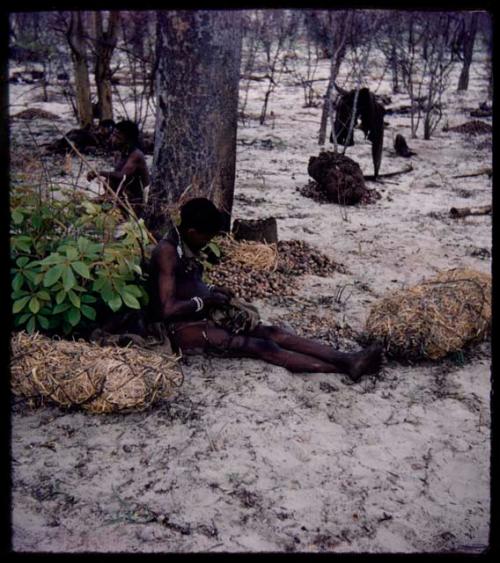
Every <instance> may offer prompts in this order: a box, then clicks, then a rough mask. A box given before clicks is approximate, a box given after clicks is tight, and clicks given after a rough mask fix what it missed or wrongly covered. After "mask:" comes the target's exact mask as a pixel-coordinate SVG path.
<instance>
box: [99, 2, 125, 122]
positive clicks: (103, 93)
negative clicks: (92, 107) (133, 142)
mask: <svg viewBox="0 0 500 563" xmlns="http://www.w3.org/2000/svg"><path fill="white" fill-rule="evenodd" d="M119 20H120V12H117V11H112V12H110V14H109V19H108V27H107V29H106V30H104V26H103V19H102V12H99V11H98V12H94V24H95V38H96V59H95V83H96V86H97V104H98V114H99V116H100V118H101V119H113V101H112V89H111V67H110V65H111V57H112V56H113V51H114V49H115V47H116V41H117V37H118V23H119Z"/></svg>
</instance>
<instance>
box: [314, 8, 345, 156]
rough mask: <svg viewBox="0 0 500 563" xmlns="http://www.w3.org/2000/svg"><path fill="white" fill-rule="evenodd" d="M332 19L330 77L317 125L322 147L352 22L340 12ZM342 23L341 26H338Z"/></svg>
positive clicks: (319, 142) (319, 141) (319, 143)
mask: <svg viewBox="0 0 500 563" xmlns="http://www.w3.org/2000/svg"><path fill="white" fill-rule="evenodd" d="M332 17H333V18H334V19H333V20H332V25H334V30H332V43H331V47H330V48H331V52H332V58H331V64H330V77H329V79H328V86H327V87H326V92H325V96H324V101H323V109H322V111H321V121H320V125H319V133H318V145H320V146H323V145H324V144H325V140H326V128H327V125H328V117H330V116H331V115H332V112H333V108H332V105H333V104H332V92H333V85H334V83H335V81H336V79H337V75H338V73H339V70H340V65H341V64H342V60H343V58H344V56H345V52H346V40H347V39H346V38H347V30H348V27H349V25H350V24H351V22H352V17H351V16H350V15H349V14H348V13H347V14H346V13H345V12H340V13H339V14H334V15H332ZM340 22H342V24H340Z"/></svg>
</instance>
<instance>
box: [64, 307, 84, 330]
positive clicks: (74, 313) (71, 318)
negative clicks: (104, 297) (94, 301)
mask: <svg viewBox="0 0 500 563" xmlns="http://www.w3.org/2000/svg"><path fill="white" fill-rule="evenodd" d="M64 316H65V317H66V319H67V320H68V322H69V324H70V325H71V326H76V325H77V324H78V323H79V322H80V319H81V317H82V316H81V314H80V311H79V310H78V309H75V308H72V309H70V310H69V311H67V312H66V314H65V315H64Z"/></svg>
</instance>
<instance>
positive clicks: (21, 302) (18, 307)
mask: <svg viewBox="0 0 500 563" xmlns="http://www.w3.org/2000/svg"><path fill="white" fill-rule="evenodd" d="M29 300H30V296H29V295H28V296H27V297H22V298H21V299H18V300H17V301H14V303H13V305H12V312H13V313H14V314H15V313H19V311H22V310H23V309H24V307H26V303H28V301H29Z"/></svg>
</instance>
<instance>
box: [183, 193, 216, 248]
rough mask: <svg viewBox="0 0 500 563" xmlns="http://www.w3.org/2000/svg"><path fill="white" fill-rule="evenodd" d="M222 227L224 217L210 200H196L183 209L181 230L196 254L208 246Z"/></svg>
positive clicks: (202, 198) (187, 203) (185, 205)
mask: <svg viewBox="0 0 500 563" xmlns="http://www.w3.org/2000/svg"><path fill="white" fill-rule="evenodd" d="M221 227H222V215H221V213H220V211H219V210H218V209H217V207H215V205H214V204H213V203H212V202H211V201H210V200H209V199H206V198H204V197H198V198H194V199H191V200H189V201H188V202H186V203H185V204H184V205H183V206H182V207H181V224H180V226H179V230H180V232H181V234H182V238H183V239H184V241H185V242H186V244H187V245H188V246H189V247H190V248H191V249H192V250H194V251H195V252H196V251H198V250H201V249H202V248H203V247H204V246H205V245H206V244H208V243H209V242H210V240H211V239H212V238H213V237H214V236H215V235H216V234H217V233H219V232H220V230H221Z"/></svg>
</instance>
